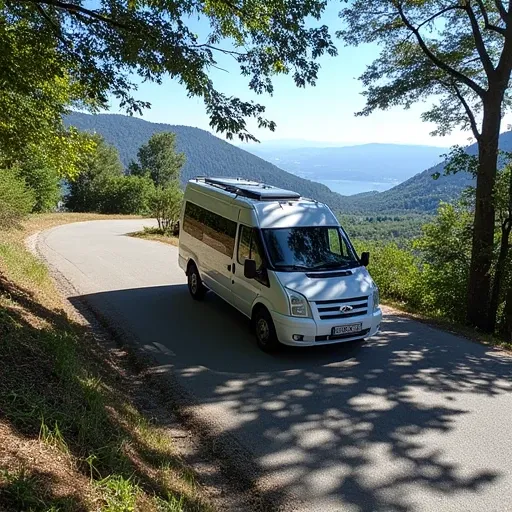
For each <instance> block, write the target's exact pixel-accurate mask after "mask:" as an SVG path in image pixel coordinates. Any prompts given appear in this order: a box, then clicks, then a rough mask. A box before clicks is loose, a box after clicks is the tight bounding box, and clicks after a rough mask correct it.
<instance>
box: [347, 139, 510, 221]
mask: <svg viewBox="0 0 512 512" xmlns="http://www.w3.org/2000/svg"><path fill="white" fill-rule="evenodd" d="M500 149H502V150H503V151H512V132H505V133H502V134H501V135H500ZM477 151H478V147H477V145H476V144H473V145H471V146H469V147H468V149H467V152H468V153H469V154H473V155H475V154H476V153H477ZM443 171H444V163H440V164H438V165H436V166H434V167H431V168H430V169H427V170H426V171H423V172H421V173H419V174H417V175H416V176H413V177H412V178H410V179H408V180H407V181H405V182H403V183H400V185H397V186H396V187H393V188H392V189H390V190H386V191H385V192H380V193H378V194H373V195H371V196H368V195H366V196H364V197H361V195H359V196H350V197H346V198H344V201H343V205H342V210H343V211H346V212H353V211H359V212H371V213H373V212H382V211H385V212H397V211H402V212H403V211H407V212H411V211H413V212H434V211H435V210H436V209H437V207H438V205H439V202H440V201H448V202H449V201H453V200H455V199H457V198H458V197H459V196H460V193H461V192H462V190H463V189H465V188H466V187H468V186H469V185H471V184H473V183H474V180H473V179H472V177H471V176H470V175H468V174H467V173H464V172H460V173H457V174H454V175H450V176H441V177H440V178H439V179H437V180H434V179H433V178H432V175H433V174H435V173H437V172H438V173H441V175H442V173H443Z"/></svg>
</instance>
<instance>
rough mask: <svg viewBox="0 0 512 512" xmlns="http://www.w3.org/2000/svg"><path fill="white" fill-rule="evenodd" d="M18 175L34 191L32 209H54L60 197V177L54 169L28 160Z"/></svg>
mask: <svg viewBox="0 0 512 512" xmlns="http://www.w3.org/2000/svg"><path fill="white" fill-rule="evenodd" d="M20 176H21V177H23V178H24V179H25V182H26V184H27V186H28V187H29V188H30V189H31V190H32V191H33V192H34V198H35V203H34V207H33V210H32V211H34V212H37V213H42V212H51V211H54V210H55V209H56V208H57V206H58V204H59V201H60V199H61V196H62V192H61V185H60V178H59V175H58V173H57V171H56V170H55V169H52V168H49V167H47V166H45V165H44V164H41V163H39V162H28V163H26V164H24V165H23V166H22V167H21V168H20Z"/></svg>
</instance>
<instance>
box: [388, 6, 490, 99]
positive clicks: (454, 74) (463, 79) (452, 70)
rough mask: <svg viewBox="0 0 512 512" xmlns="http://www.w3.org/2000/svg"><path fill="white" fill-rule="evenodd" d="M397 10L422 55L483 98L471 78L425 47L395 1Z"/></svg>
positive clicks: (480, 88)
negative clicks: (413, 36) (414, 37)
mask: <svg viewBox="0 0 512 512" xmlns="http://www.w3.org/2000/svg"><path fill="white" fill-rule="evenodd" d="M393 3H394V4H395V6H396V8H397V10H398V14H399V15H400V19H401V20H402V23H403V24H404V25H405V26H406V27H407V28H408V29H409V30H410V31H411V32H412V33H413V34H414V35H415V36H416V40H417V41H418V44H419V45H420V48H421V49H422V50H423V53H424V54H425V55H426V56H427V57H428V58H429V59H430V60H431V61H432V62H433V63H434V64H435V65H436V66H437V67H438V68H440V69H442V70H443V71H444V72H446V73H448V74H449V75H450V76H452V77H453V78H455V79H456V80H457V81H459V82H462V83H464V84H465V85H467V86H468V87H469V88H470V89H472V90H473V91H475V93H476V94H478V96H480V97H481V98H483V97H484V96H485V94H486V92H485V90H484V89H483V88H482V87H480V86H479V85H478V84H477V83H476V82H474V81H473V80H471V78H469V77H467V76H466V75H464V74H463V73H461V72H460V71H457V70H456V69H455V68H452V67H451V66H449V65H448V64H446V62H443V61H442V60H441V59H440V58H439V57H437V56H436V55H435V54H434V53H433V52H432V51H431V50H430V49H429V48H428V46H427V45H426V43H425V41H424V40H423V37H421V34H420V33H419V30H418V29H417V28H415V27H414V25H413V24H412V23H411V22H410V21H409V19H408V18H407V16H406V15H405V13H404V11H403V9H402V5H401V4H400V1H399V0H395V1H394V2H393Z"/></svg>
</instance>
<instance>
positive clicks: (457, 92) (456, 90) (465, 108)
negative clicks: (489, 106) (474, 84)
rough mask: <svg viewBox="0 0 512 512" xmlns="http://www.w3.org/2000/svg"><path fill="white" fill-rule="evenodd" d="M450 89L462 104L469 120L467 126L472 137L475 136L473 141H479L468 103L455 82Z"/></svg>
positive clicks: (478, 134) (473, 115) (474, 120)
mask: <svg viewBox="0 0 512 512" xmlns="http://www.w3.org/2000/svg"><path fill="white" fill-rule="evenodd" d="M450 85H451V87H453V89H454V91H455V95H456V96H457V98H458V100H459V101H460V102H461V103H462V106H463V107H464V110H465V111H466V114H467V116H468V118H469V124H470V126H471V131H472V132H473V135H474V136H475V139H476V140H477V141H478V140H480V132H479V131H478V126H477V124H476V119H475V114H473V111H472V110H471V107H470V106H469V104H468V102H467V101H466V99H465V98H464V96H463V95H462V93H461V91H460V89H459V88H458V86H457V84H456V83H455V82H453V83H451V84H450Z"/></svg>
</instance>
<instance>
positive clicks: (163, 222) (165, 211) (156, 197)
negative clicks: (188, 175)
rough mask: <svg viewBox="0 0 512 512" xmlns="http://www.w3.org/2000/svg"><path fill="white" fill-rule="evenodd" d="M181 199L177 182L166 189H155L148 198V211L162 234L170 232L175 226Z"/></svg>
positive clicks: (181, 193)
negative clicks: (155, 220)
mask: <svg viewBox="0 0 512 512" xmlns="http://www.w3.org/2000/svg"><path fill="white" fill-rule="evenodd" d="M182 199H183V192H182V191H181V189H180V187H179V185H178V183H177V182H173V183H171V184H170V185H169V186H167V187H156V188H155V189H154V190H153V191H152V193H151V195H150V197H149V210H150V213H151V215H152V216H153V217H155V218H156V219H157V221H158V228H159V229H161V230H162V231H164V232H170V231H172V230H173V228H174V226H175V225H176V223H177V221H178V218H179V215H180V210H181V202H182Z"/></svg>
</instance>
